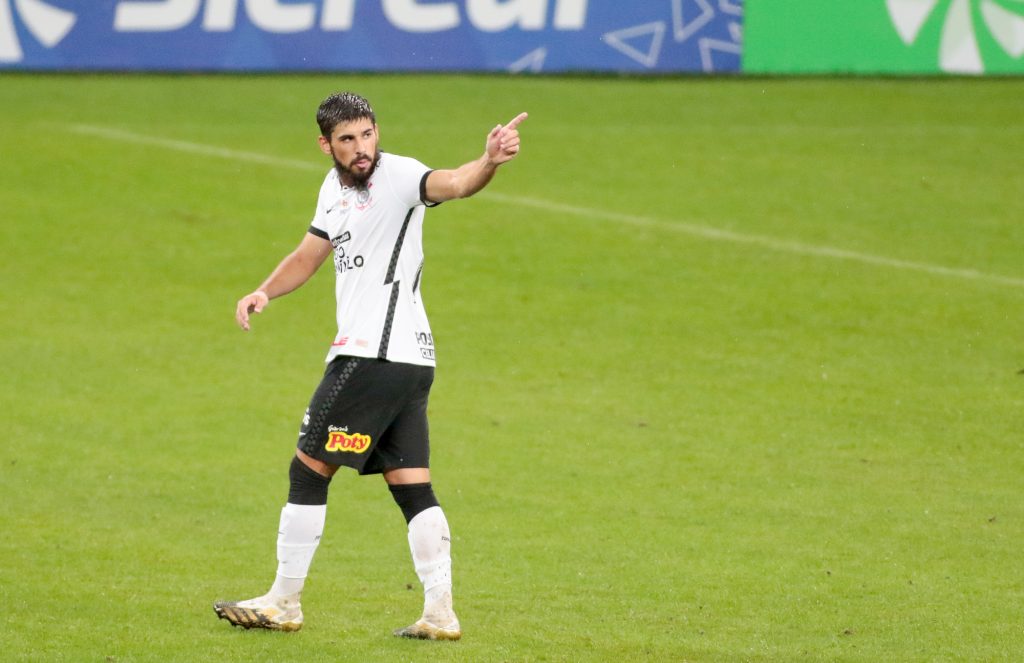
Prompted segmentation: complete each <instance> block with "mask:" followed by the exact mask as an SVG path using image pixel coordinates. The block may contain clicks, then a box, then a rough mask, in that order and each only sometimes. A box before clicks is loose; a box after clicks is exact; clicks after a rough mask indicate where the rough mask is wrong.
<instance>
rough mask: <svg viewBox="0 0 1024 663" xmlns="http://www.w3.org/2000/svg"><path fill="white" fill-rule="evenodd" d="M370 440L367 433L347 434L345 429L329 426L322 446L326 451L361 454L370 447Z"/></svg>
mask: <svg viewBox="0 0 1024 663" xmlns="http://www.w3.org/2000/svg"><path fill="white" fill-rule="evenodd" d="M372 441H373V440H372V439H371V438H370V436H369V435H363V434H362V433H352V434H349V433H348V432H347V431H345V430H339V429H336V428H335V427H334V426H331V428H330V429H329V430H328V434H327V444H326V445H325V446H324V449H326V450H327V451H345V452H349V453H354V454H361V453H363V452H365V451H366V450H367V449H369V448H370V443H371V442H372Z"/></svg>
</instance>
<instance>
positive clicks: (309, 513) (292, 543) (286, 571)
mask: <svg viewBox="0 0 1024 663" xmlns="http://www.w3.org/2000/svg"><path fill="white" fill-rule="evenodd" d="M326 519H327V505H326V504H316V505H307V504H291V503H288V504H285V505H284V508H283V509H281V524H280V526H279V527H278V530H277V578H276V579H275V580H274V585H273V587H271V588H270V591H269V592H268V594H270V595H271V596H278V597H284V596H292V595H294V594H298V593H300V592H301V591H302V587H303V585H305V583H306V575H307V574H308V573H309V565H310V564H311V563H312V562H313V554H314V553H316V547H317V546H318V545H320V537H321V536H323V533H324V521H325V520H326Z"/></svg>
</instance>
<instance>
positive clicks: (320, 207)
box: [307, 174, 331, 240]
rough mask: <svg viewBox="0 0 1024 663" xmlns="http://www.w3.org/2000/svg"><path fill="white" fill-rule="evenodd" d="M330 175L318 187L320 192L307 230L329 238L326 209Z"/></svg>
mask: <svg viewBox="0 0 1024 663" xmlns="http://www.w3.org/2000/svg"><path fill="white" fill-rule="evenodd" d="M330 180H331V176H330V174H328V175H327V178H326V179H325V180H324V183H323V185H322V186H321V187H320V194H319V195H318V196H317V199H316V211H314V212H313V220H312V221H311V222H310V224H309V230H308V231H307V232H308V233H309V234H311V235H316V236H317V237H320V238H321V239H326V240H330V239H331V235H330V232H328V229H327V209H328V196H327V193H328V187H329V184H330Z"/></svg>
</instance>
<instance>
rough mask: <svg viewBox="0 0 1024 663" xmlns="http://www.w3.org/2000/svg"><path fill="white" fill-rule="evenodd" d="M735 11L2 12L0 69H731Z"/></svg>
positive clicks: (58, 5) (167, 1)
mask: <svg viewBox="0 0 1024 663" xmlns="http://www.w3.org/2000/svg"><path fill="white" fill-rule="evenodd" d="M742 21H743V7H742V3H741V1H740V0H631V1H630V2H615V1H613V0H373V1H370V0H0V70H4V69H7V70H65V71H66V70H144V71H190V70H191V71H339V70H343V71H508V72H524V71H527V72H566V71H603V72H626V73H646V72H649V73H655V72H734V71H738V70H739V66H740V53H741V40H742Z"/></svg>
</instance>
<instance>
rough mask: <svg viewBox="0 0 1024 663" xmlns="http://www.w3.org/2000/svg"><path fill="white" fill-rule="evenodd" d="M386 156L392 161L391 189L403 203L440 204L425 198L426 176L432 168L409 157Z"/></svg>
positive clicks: (430, 205)
mask: <svg viewBox="0 0 1024 663" xmlns="http://www.w3.org/2000/svg"><path fill="white" fill-rule="evenodd" d="M387 158H388V159H389V160H391V161H392V164H391V165H390V169H391V174H392V175H391V178H390V180H391V186H392V189H393V190H394V192H395V195H397V196H398V198H399V199H400V200H401V201H402V202H403V203H405V204H406V205H408V206H409V207H415V206H417V205H425V206H427V207H434V206H435V205H438V204H440V203H435V202H432V201H430V200H427V176H428V175H430V173H432V172H433V169H431V168H428V167H427V166H425V165H423V164H422V163H420V162H419V161H417V160H416V159H413V158H411V157H400V156H397V155H394V154H389V155H387Z"/></svg>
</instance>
